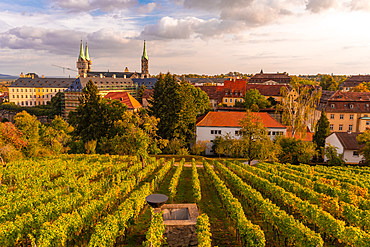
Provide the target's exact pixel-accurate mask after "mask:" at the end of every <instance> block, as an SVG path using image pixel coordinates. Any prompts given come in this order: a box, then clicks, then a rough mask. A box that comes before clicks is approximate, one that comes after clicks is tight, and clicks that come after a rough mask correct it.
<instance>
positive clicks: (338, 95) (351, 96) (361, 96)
mask: <svg viewBox="0 0 370 247" xmlns="http://www.w3.org/2000/svg"><path fill="white" fill-rule="evenodd" d="M369 100H370V92H342V91H336V92H335V93H334V94H333V95H332V96H331V97H330V98H329V100H328V101H369Z"/></svg>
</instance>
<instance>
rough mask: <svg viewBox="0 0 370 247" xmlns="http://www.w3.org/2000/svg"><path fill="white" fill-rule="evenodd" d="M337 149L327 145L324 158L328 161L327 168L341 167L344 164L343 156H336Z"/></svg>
mask: <svg viewBox="0 0 370 247" xmlns="http://www.w3.org/2000/svg"><path fill="white" fill-rule="evenodd" d="M337 149H338V148H337V147H334V146H332V145H330V144H329V145H328V146H326V147H325V156H326V158H327V159H328V165H329V166H343V165H345V164H346V162H345V161H344V160H343V154H338V151H337Z"/></svg>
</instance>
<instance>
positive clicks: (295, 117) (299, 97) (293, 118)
mask: <svg viewBox="0 0 370 247" xmlns="http://www.w3.org/2000/svg"><path fill="white" fill-rule="evenodd" d="M292 90H294V92H295V93H294V94H293V93H291V91H288V89H287V88H286V87H282V88H281V94H282V96H283V98H282V102H281V104H280V105H278V109H280V110H282V111H283V116H282V121H283V123H284V124H286V125H288V126H290V127H291V130H292V137H294V136H295V135H296V133H297V132H300V133H303V134H305V133H306V129H307V126H308V121H309V120H310V119H311V118H312V114H313V113H314V111H315V109H316V106H317V104H318V103H319V101H320V97H321V89H319V88H318V87H312V86H302V85H295V86H294V87H293V89H292Z"/></svg>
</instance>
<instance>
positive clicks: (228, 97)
mask: <svg viewBox="0 0 370 247" xmlns="http://www.w3.org/2000/svg"><path fill="white" fill-rule="evenodd" d="M246 87H247V81H246V80H242V79H233V80H226V81H224V96H223V98H222V103H223V104H225V105H227V106H234V105H235V103H236V102H243V97H244V95H245V91H246Z"/></svg>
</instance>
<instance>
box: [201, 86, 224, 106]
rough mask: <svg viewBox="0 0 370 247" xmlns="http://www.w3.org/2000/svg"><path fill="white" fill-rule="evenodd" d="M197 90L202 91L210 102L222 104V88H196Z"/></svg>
mask: <svg viewBox="0 0 370 247" xmlns="http://www.w3.org/2000/svg"><path fill="white" fill-rule="evenodd" d="M197 88H200V89H201V90H203V91H204V92H205V93H206V94H207V95H208V97H209V99H210V100H216V101H217V103H221V102H222V97H223V95H224V87H223V86H197Z"/></svg>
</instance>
